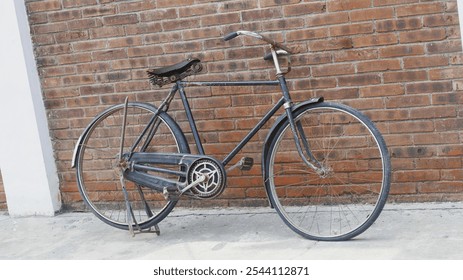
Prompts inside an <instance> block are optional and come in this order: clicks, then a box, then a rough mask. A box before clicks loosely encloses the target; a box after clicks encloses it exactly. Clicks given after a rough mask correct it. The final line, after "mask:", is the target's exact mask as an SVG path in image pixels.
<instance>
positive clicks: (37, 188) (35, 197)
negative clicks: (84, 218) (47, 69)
mask: <svg viewBox="0 0 463 280" xmlns="http://www.w3.org/2000/svg"><path fill="white" fill-rule="evenodd" d="M0 38H1V39H0V169H1V172H2V177H3V185H4V189H5V194H6V201H7V206H8V213H9V214H10V215H11V216H29V215H47V216H52V215H54V214H55V212H56V211H58V210H59V209H60V207H61V200H60V194H59V180H58V175H57V172H56V164H55V160H54V157H53V150H52V144H51V139H50V134H49V130H48V123H47V118H46V113H45V107H44V103H43V99H42V93H41V90H40V80H39V76H38V72H37V66H36V63H35V59H34V54H33V49H32V42H31V37H30V31H29V24H28V21H27V12H26V7H25V4H24V1H23V0H1V1H0Z"/></svg>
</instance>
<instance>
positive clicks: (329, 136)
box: [268, 106, 389, 240]
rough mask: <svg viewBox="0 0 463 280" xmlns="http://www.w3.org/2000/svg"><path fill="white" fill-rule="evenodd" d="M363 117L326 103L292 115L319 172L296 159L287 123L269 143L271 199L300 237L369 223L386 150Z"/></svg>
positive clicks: (320, 236) (378, 204) (384, 179)
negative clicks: (322, 170)
mask: <svg viewBox="0 0 463 280" xmlns="http://www.w3.org/2000/svg"><path fill="white" fill-rule="evenodd" d="M364 118H365V117H363V116H360V117H359V116H355V115H354V113H352V112H350V110H347V109H345V108H342V107H340V108H336V107H331V106H318V107H314V108H311V109H310V110H307V111H305V112H304V113H302V114H300V115H298V116H297V118H296V121H299V122H301V124H302V125H303V126H304V131H305V133H306V135H307V137H308V138H309V139H308V143H309V145H310V147H311V149H312V151H313V153H314V156H315V158H317V160H319V162H321V164H322V166H323V167H324V168H325V169H326V171H327V172H326V173H324V174H322V175H320V174H317V173H316V172H315V171H313V170H309V169H308V167H306V166H305V164H303V163H302V160H301V159H300V157H299V155H298V153H297V150H296V147H295V144H294V140H293V139H292V132H291V129H289V124H288V125H286V127H284V128H282V133H280V134H279V137H278V138H277V140H276V141H275V142H274V143H275V145H274V146H273V149H272V151H271V156H270V164H269V173H268V174H270V175H269V176H270V177H269V178H268V181H269V184H270V186H272V187H271V188H270V191H271V197H273V198H274V199H273V203H275V204H274V205H275V206H276V208H277V210H278V212H279V214H280V216H281V217H282V218H283V219H284V220H285V221H286V222H287V224H288V225H289V226H290V228H291V229H293V230H294V231H296V232H297V233H299V234H301V235H303V236H304V237H306V238H311V239H317V240H344V239H349V238H352V237H353V236H356V235H358V234H360V233H361V232H363V231H364V230H366V228H368V227H369V225H370V224H371V223H373V222H374V220H375V219H376V218H377V216H378V215H379V212H380V211H381V209H382V207H383V205H384V202H385V198H386V197H387V191H388V180H389V178H388V176H389V175H388V174H387V172H388V168H387V167H386V166H387V165H388V164H387V162H386V157H387V155H385V153H386V154H387V151H383V150H382V149H381V146H382V142H381V143H379V142H378V138H377V137H374V136H375V132H374V130H375V129H372V128H370V127H368V126H367V124H366V122H367V120H365V119H364ZM370 125H372V124H370ZM359 134H360V136H358V135H359ZM380 141H382V140H380ZM271 174H274V175H273V176H271ZM385 186H386V187H385Z"/></svg>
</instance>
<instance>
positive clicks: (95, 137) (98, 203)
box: [77, 104, 180, 229]
mask: <svg viewBox="0 0 463 280" xmlns="http://www.w3.org/2000/svg"><path fill="white" fill-rule="evenodd" d="M122 114H123V106H116V107H114V108H112V109H111V110H109V111H108V112H106V113H105V114H103V115H101V116H100V117H99V118H98V120H97V121H96V122H95V123H94V125H93V126H92V128H91V129H90V130H89V132H88V133H87V135H86V137H85V138H84V139H83V142H82V143H83V144H82V146H81V150H80V153H79V157H78V165H77V179H78V186H79V191H80V193H81V195H82V197H83V198H84V201H85V203H86V205H87V206H88V207H89V208H90V209H91V210H92V211H93V212H94V213H95V214H96V215H97V217H98V218H100V219H101V220H103V221H104V222H106V223H108V224H110V225H112V226H115V227H118V228H122V229H127V228H128V224H127V215H126V206H125V201H124V195H123V192H122V187H121V183H120V173H119V172H120V171H119V170H118V169H119V168H118V167H117V163H118V161H119V156H118V153H119V148H118V147H120V133H121V127H122ZM153 114H154V112H153V111H152V110H150V109H147V108H144V107H143V106H137V105H133V104H130V105H129V106H128V114H127V127H126V137H125V143H124V151H125V152H126V151H128V150H129V146H132V145H133V143H134V142H135V139H136V137H137V136H138V135H140V133H141V131H142V130H143V128H144V127H145V126H146V124H147V123H148V122H149V120H150V119H151V117H152V116H153ZM158 119H160V120H161V122H160V125H159V128H158V132H160V133H159V135H158V134H156V135H155V137H154V138H153V140H152V141H151V145H149V147H148V148H147V149H146V150H145V152H180V150H179V146H178V142H177V139H176V138H175V137H174V133H173V132H172V130H171V128H170V127H169V125H167V124H166V122H165V120H163V119H162V118H158ZM142 143H143V141H142ZM152 143H158V144H159V145H158V146H156V147H155V146H154V145H152ZM140 147H141V144H140V145H138V146H137V149H136V151H139V150H140ZM177 179H178V178H177ZM124 181H125V185H126V188H127V192H128V194H129V200H130V202H131V206H132V208H133V210H134V211H133V212H134V215H135V219H136V221H137V224H138V225H139V226H140V227H142V228H146V227H148V226H151V224H153V223H155V222H158V221H155V220H160V219H162V218H163V217H162V216H164V214H167V213H168V212H170V210H171V209H172V208H173V207H174V206H175V202H174V201H166V200H165V198H164V196H163V195H162V194H161V193H159V192H156V191H154V190H151V189H149V188H146V187H143V186H138V185H136V184H134V183H132V182H130V181H128V180H124ZM142 197H144V199H145V201H147V204H148V207H149V209H150V211H147V207H146V203H144V202H143V199H142ZM134 225H135V224H134Z"/></svg>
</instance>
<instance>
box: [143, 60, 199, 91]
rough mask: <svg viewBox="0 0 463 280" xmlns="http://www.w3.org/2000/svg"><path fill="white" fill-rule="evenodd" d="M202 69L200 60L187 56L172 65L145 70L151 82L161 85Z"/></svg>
mask: <svg viewBox="0 0 463 280" xmlns="http://www.w3.org/2000/svg"><path fill="white" fill-rule="evenodd" d="M202 69H203V67H202V65H201V60H199V59H197V58H189V59H187V60H184V61H182V62H179V63H176V64H174V65H171V66H166V67H161V68H156V69H150V70H148V71H147V72H148V76H149V78H150V81H151V83H153V84H155V85H158V86H160V87H161V86H163V85H165V84H168V83H175V82H176V81H178V80H181V79H183V78H185V77H187V76H189V75H192V74H195V73H198V72H200V71H201V70H202Z"/></svg>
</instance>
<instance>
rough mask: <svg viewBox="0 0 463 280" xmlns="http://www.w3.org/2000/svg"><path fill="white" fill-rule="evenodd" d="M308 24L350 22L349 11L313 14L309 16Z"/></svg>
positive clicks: (319, 24) (321, 24) (323, 24)
mask: <svg viewBox="0 0 463 280" xmlns="http://www.w3.org/2000/svg"><path fill="white" fill-rule="evenodd" d="M306 20H307V26H309V27H312V26H326V25H332V24H339V23H347V22H349V13H347V12H338V13H329V14H322V15H313V16H308V17H307V19H306Z"/></svg>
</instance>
